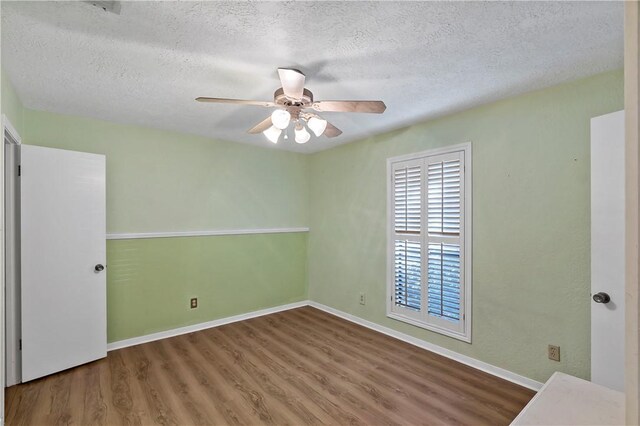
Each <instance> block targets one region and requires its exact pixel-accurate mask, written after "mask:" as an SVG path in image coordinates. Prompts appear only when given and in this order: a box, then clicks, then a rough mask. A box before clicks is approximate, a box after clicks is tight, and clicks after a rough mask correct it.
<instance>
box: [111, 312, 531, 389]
mask: <svg viewBox="0 0 640 426" xmlns="http://www.w3.org/2000/svg"><path fill="white" fill-rule="evenodd" d="M303 306H311V307H314V308H316V309H320V310H321V311H324V312H327V313H329V314H331V315H335V316H337V317H340V318H342V319H345V320H347V321H350V322H353V323H355V324H358V325H361V326H363V327H366V328H369V329H371V330H374V331H377V332H379V333H382V334H386V335H387V336H391V337H393V338H395V339H398V340H402V341H403V342H406V343H409V344H411V345H414V346H417V347H419V348H422V349H425V350H428V351H429V352H433V353H436V354H438V355H442V356H444V357H446V358H449V359H452V360H454V361H457V362H459V363H461V364H465V365H468V366H470V367H473V368H475V369H477V370H480V371H484V372H485V373H488V374H491V375H493V376H496V377H500V378H501V379H505V380H508V381H510V382H512V383H515V384H518V385H520V386H524V387H526V388H529V389H532V390H535V391H538V390H540V389H541V388H542V386H543V385H542V383H540V382H537V381H535V380H532V379H529V378H528V377H525V376H521V375H519V374H516V373H513V372H511V371H509V370H505V369H504V368H500V367H496V366H494V365H491V364H488V363H486V362H483V361H479V360H477V359H475V358H471V357H469V356H466V355H462V354H459V353H457V352H454V351H452V350H449V349H446V348H443V347H441V346H438V345H434V344H433V343H429V342H427V341H425V340H422V339H418V338H417V337H413V336H409V335H408V334H405V333H401V332H399V331H395V330H392V329H390V328H388V327H384V326H381V325H379V324H376V323H373V322H371V321H367V320H365V319H362V318H360V317H357V316H355V315H351V314H348V313H346V312H342V311H339V310H337V309H334V308H331V307H329V306H326V305H323V304H321V303H317V302H313V301H311V300H302V301H300V302H294V303H289V304H286V305H280V306H274V307H272V308H266V309H260V310H258V311H253V312H248V313H246V314H240V315H234V316H231V317H226V318H220V319H217V320H213V321H207V322H203V323H199V324H193V325H189V326H186V327H180V328H174V329H172V330H166V331H160V332H158V333H153V334H147V335H145V336H139V337H133V338H131V339H126V340H119V341H117V342H113V343H109V344H108V345H107V351H113V350H116V349H122V348H126V347H129V346H135V345H141V344H143V343H148V342H153V341H155V340H160V339H166V338H168V337H174V336H179V335H181V334H187V333H193V332H194V331H200V330H205V329H207V328H213V327H219V326H221V325H225V324H231V323H234V322H238V321H244V320H247V319H251V318H257V317H261V316H264V315H269V314H273V313H276V312H282V311H287V310H289V309H295V308H301V307H303Z"/></svg>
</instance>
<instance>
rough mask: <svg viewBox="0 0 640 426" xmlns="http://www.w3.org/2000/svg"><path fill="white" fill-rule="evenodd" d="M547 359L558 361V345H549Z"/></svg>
mask: <svg viewBox="0 0 640 426" xmlns="http://www.w3.org/2000/svg"><path fill="white" fill-rule="evenodd" d="M549 359H550V360H553V361H560V346H554V345H549Z"/></svg>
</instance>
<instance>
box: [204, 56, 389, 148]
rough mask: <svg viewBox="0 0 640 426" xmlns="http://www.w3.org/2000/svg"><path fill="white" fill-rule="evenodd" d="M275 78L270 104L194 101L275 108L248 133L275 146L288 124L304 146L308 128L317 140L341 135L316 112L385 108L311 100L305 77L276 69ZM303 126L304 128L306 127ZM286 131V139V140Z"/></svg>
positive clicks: (378, 104)
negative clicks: (260, 134) (277, 80)
mask: <svg viewBox="0 0 640 426" xmlns="http://www.w3.org/2000/svg"><path fill="white" fill-rule="evenodd" d="M278 76H279V77H280V83H281V85H282V87H280V88H279V89H278V90H276V91H275V93H274V94H273V102H265V101H248V100H241V99H226V98H205V97H200V98H196V101H199V102H213V103H226V104H239V105H253V106H261V107H267V108H273V107H275V108H277V109H276V110H275V111H273V113H271V115H270V116H269V117H267V118H265V119H264V120H263V121H261V122H260V123H258V124H256V125H255V126H254V127H253V128H251V129H250V130H249V133H252V134H255V133H262V134H263V135H264V136H265V137H266V138H267V139H268V140H269V141H271V142H273V143H278V140H279V139H280V135H281V134H282V131H283V130H286V129H287V128H288V127H289V125H290V124H291V122H292V121H293V122H294V123H295V128H294V133H295V141H296V142H297V143H300V144H302V143H307V142H308V141H309V139H310V138H311V134H310V133H309V131H308V130H307V126H308V127H309V129H310V130H311V131H312V132H313V134H314V135H315V136H316V137H320V136H322V135H325V136H326V137H328V138H334V137H336V136H339V135H340V134H342V131H341V130H340V129H338V128H337V127H336V126H334V125H332V124H331V123H329V122H327V120H325V119H323V118H322V117H320V116H319V115H317V114H315V112H308V111H306V110H309V109H311V110H314V111H320V112H364V113H373V114H382V113H383V112H384V111H385V109H387V107H386V105H385V104H384V102H382V101H317V102H314V100H313V93H311V91H310V90H308V89H305V88H304V83H305V75H304V74H303V73H302V72H300V71H298V70H296V69H290V68H278ZM305 123H306V126H305ZM286 136H287V134H286V132H285V139H286Z"/></svg>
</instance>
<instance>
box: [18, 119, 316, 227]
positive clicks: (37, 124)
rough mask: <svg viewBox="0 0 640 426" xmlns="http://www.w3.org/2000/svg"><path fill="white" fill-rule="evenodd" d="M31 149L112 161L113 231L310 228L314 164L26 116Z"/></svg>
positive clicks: (188, 139) (159, 134) (102, 124)
mask: <svg viewBox="0 0 640 426" xmlns="http://www.w3.org/2000/svg"><path fill="white" fill-rule="evenodd" d="M24 123H25V132H24V135H23V139H24V140H25V142H26V143H29V144H33V145H40V146H48V147H52V148H63V149H70V150H75V151H84V152H93V153H98V154H105V155H106V156H107V231H108V232H110V233H119V232H158V231H188V230H207V229H237V228H279V227H299V226H307V225H308V221H307V219H308V205H309V203H308V178H307V163H308V157H306V156H304V155H302V154H295V153H291V152H283V151H278V150H275V149H267V148H259V147H254V146H249V145H242V144H238V143H232V142H221V141H215V140H212V139H207V138H203V137H199V136H193V135H185V134H181V133H174V132H168V131H162V130H155V129H149V128H145V127H139V126H127V125H120V124H114V123H109V122H106V121H100V120H94V119H89V118H81V117H75V116H67V115H60V114H52V113H48V112H41V111H32V110H25V113H24Z"/></svg>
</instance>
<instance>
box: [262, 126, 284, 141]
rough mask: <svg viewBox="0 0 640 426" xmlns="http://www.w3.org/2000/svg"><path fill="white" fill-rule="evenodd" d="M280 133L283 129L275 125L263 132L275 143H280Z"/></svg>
mask: <svg viewBox="0 0 640 426" xmlns="http://www.w3.org/2000/svg"><path fill="white" fill-rule="evenodd" d="M280 133H282V130H280V129H278V128H276V127H275V126H271V127H269V128H268V129H267V130H265V131H264V132H262V134H263V135H265V136H266V137H267V139H269V140H270V141H271V142H273V143H278V139H279V138H280Z"/></svg>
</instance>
